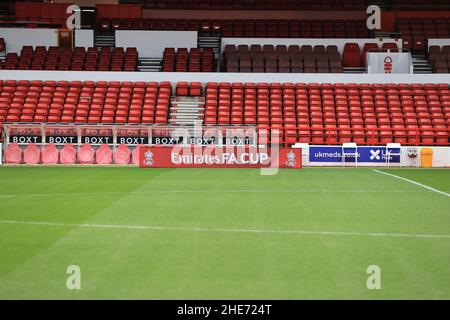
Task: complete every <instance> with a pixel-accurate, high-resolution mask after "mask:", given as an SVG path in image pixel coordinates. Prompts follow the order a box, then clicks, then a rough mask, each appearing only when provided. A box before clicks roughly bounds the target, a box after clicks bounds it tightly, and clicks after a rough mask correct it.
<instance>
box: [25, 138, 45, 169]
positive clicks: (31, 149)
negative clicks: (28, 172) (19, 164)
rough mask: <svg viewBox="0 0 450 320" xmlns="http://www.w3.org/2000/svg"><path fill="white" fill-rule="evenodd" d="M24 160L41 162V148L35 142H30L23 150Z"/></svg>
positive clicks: (29, 162) (26, 162)
mask: <svg viewBox="0 0 450 320" xmlns="http://www.w3.org/2000/svg"><path fill="white" fill-rule="evenodd" d="M23 162H25V164H38V163H39V162H41V150H40V149H39V148H38V146H37V145H36V144H35V143H32V144H29V145H28V146H27V147H26V148H25V150H23Z"/></svg>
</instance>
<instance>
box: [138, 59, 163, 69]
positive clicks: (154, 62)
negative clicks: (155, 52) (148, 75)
mask: <svg viewBox="0 0 450 320" xmlns="http://www.w3.org/2000/svg"><path fill="white" fill-rule="evenodd" d="M161 64H162V59H161V58H146V57H142V58H139V59H138V65H137V69H138V71H145V72H160V71H161V69H162V66H161Z"/></svg>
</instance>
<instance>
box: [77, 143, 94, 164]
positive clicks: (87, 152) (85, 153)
mask: <svg viewBox="0 0 450 320" xmlns="http://www.w3.org/2000/svg"><path fill="white" fill-rule="evenodd" d="M94 156H95V151H94V149H93V148H92V146H91V145H90V144H87V143H85V144H83V145H81V148H80V149H79V150H78V162H79V163H81V164H93V163H94Z"/></svg>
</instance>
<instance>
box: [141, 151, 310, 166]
mask: <svg viewBox="0 0 450 320" xmlns="http://www.w3.org/2000/svg"><path fill="white" fill-rule="evenodd" d="M139 166H140V167H141V168H275V167H276V168H292V169H300V168H301V166H302V154H301V149H291V148H279V149H278V148H257V147H217V146H209V147H204V146H184V147H181V146H177V147H164V146H154V147H144V146H141V147H140V149H139Z"/></svg>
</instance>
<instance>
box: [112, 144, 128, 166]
mask: <svg viewBox="0 0 450 320" xmlns="http://www.w3.org/2000/svg"><path fill="white" fill-rule="evenodd" d="M130 156H131V151H130V149H129V148H128V146H127V145H126V144H120V145H118V146H117V148H116V150H115V151H114V163H115V164H129V163H130Z"/></svg>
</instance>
